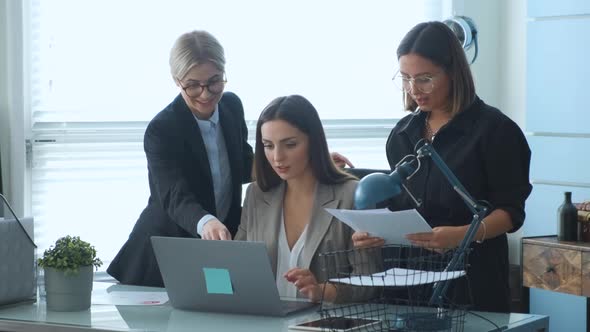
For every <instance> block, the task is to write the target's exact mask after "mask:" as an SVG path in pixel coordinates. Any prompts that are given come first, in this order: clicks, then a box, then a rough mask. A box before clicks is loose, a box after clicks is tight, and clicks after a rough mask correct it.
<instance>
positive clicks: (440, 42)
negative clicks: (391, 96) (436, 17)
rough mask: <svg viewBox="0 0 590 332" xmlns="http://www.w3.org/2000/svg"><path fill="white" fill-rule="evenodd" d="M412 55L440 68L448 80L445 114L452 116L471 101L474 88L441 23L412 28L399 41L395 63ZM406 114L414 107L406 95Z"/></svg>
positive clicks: (460, 52)
mask: <svg viewBox="0 0 590 332" xmlns="http://www.w3.org/2000/svg"><path fill="white" fill-rule="evenodd" d="M408 54H416V55H419V56H421V57H423V58H426V59H428V60H430V61H432V62H433V63H434V64H435V65H437V66H439V67H441V68H442V69H443V70H444V71H445V72H446V73H447V75H448V76H449V78H450V80H451V82H450V87H451V88H450V96H449V100H450V101H449V105H448V108H447V110H448V111H449V112H450V113H451V114H452V115H453V116H454V115H455V114H457V113H458V112H460V111H461V110H463V109H465V108H466V107H468V106H469V105H470V104H471V103H472V102H473V101H474V100H475V85H474V83H473V76H472V74H471V69H470V68H469V63H468V62H467V57H466V56H465V52H464V51H463V47H462V46H461V44H460V43H459V40H458V39H457V37H456V36H455V34H454V33H453V31H452V30H451V29H450V28H449V27H447V26H446V25H445V24H444V23H442V22H436V21H435V22H425V23H420V24H418V25H416V26H415V27H414V28H412V30H410V31H409V32H408V33H407V34H406V36H405V37H404V39H402V41H401V43H400V44H399V47H398V48H397V59H398V60H399V58H401V57H402V56H404V55H408ZM404 105H406V110H409V111H414V110H415V109H416V107H418V105H417V104H416V102H415V101H413V100H412V98H411V96H410V95H409V94H407V93H406V94H404Z"/></svg>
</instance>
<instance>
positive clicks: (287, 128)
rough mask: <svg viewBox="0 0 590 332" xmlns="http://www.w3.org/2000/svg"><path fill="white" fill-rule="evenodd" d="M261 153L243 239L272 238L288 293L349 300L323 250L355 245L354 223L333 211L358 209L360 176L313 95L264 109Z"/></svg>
mask: <svg viewBox="0 0 590 332" xmlns="http://www.w3.org/2000/svg"><path fill="white" fill-rule="evenodd" d="M254 159H255V161H254V170H255V176H256V182H254V183H252V184H251V185H250V186H249V187H248V190H247V192H246V199H245V202H244V207H243V209H242V217H241V223H240V226H239V227H238V233H237V235H236V237H235V239H236V240H247V241H262V242H265V243H266V246H267V250H268V255H269V257H270V260H271V265H272V269H273V272H274V273H275V276H276V281H277V287H278V289H279V293H280V294H281V296H286V297H297V296H304V297H307V298H309V299H310V300H312V301H319V300H321V299H322V298H323V299H324V300H328V301H334V300H338V299H342V298H343V297H347V298H349V297H350V296H351V294H350V293H349V292H348V291H347V290H346V289H345V288H342V287H341V288H338V289H337V288H336V286H334V285H332V284H329V283H325V281H326V274H325V273H324V271H323V270H324V269H323V266H322V262H321V261H320V259H319V258H318V256H319V254H320V253H323V252H329V251H337V250H347V249H352V248H353V246H352V241H351V236H352V233H353V231H352V229H350V228H349V227H348V226H346V225H345V224H343V223H341V222H340V221H339V220H337V219H336V218H335V217H333V216H332V215H330V214H329V213H328V212H327V211H326V210H325V209H326V208H335V209H352V208H353V196H354V190H355V188H356V185H357V181H356V179H355V178H353V177H352V176H350V175H348V174H346V173H344V172H342V171H341V170H340V169H339V168H338V167H336V166H335V164H334V162H333V161H332V159H331V157H330V153H329V151H328V145H327V142H326V137H325V134H324V130H323V128H322V123H321V121H320V118H319V116H318V113H317V111H316V109H315V108H314V107H313V105H312V104H311V103H310V102H309V101H308V100H307V99H305V98H304V97H302V96H298V95H291V96H286V97H279V98H277V99H275V100H273V101H272V102H271V103H270V104H269V105H268V106H267V107H266V108H265V109H264V110H263V111H262V114H261V115H260V118H259V119H258V124H257V126H256V146H255V153H254ZM342 257H347V255H343V256H342ZM340 263H341V264H340V265H341V266H351V270H352V269H353V267H352V265H351V263H350V262H340ZM341 290H342V291H341Z"/></svg>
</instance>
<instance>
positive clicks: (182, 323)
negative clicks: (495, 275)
mask: <svg viewBox="0 0 590 332" xmlns="http://www.w3.org/2000/svg"><path fill="white" fill-rule="evenodd" d="M112 285H113V284H110V283H100V282H95V284H94V289H95V291H98V292H100V291H101V290H102V291H103V292H104V290H105V289H106V288H107V287H109V286H112ZM117 287H118V289H119V290H124V291H165V290H164V289H162V288H149V287H136V286H121V285H118V286H117ZM476 314H478V315H481V316H483V317H485V318H487V319H489V320H491V321H493V322H494V323H495V324H496V325H498V326H499V327H500V328H501V330H502V331H512V332H518V331H542V330H543V328H544V329H545V330H547V329H548V326H549V318H548V317H547V316H542V315H531V314H498V313H482V312H476ZM317 317H318V314H317V313H316V312H314V311H313V310H312V311H308V312H304V313H300V314H296V315H292V316H288V317H286V318H273V317H261V316H247V315H233V314H219V313H204V312H190V311H183V310H176V309H173V308H172V307H170V305H169V304H165V305H159V306H114V305H92V307H91V308H90V309H89V310H86V311H81V312H51V311H46V309H45V302H44V300H43V299H41V300H40V301H39V302H37V303H35V304H23V305H19V306H14V307H8V308H2V309H0V331H30V332H36V331H51V332H53V331H245V332H248V331H256V332H277V331H289V329H288V327H289V326H290V325H294V324H297V323H299V322H302V321H308V320H312V319H314V318H317ZM465 319H466V321H465V331H490V330H493V329H494V326H493V325H492V324H491V323H490V322H488V321H486V320H484V319H482V318H480V317H477V316H476V315H473V314H470V313H468V314H467V316H466V318H465Z"/></svg>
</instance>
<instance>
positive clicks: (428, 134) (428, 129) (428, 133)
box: [424, 112, 438, 142]
mask: <svg viewBox="0 0 590 332" xmlns="http://www.w3.org/2000/svg"><path fill="white" fill-rule="evenodd" d="M428 119H430V112H428V114H426V119H424V129H425V131H426V139H427V140H428V141H430V142H432V141H433V140H434V136H436V134H437V133H438V130H437V131H433V130H432V128H431V127H430V124H429V123H428Z"/></svg>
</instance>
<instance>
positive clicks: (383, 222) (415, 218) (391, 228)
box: [326, 209, 432, 245]
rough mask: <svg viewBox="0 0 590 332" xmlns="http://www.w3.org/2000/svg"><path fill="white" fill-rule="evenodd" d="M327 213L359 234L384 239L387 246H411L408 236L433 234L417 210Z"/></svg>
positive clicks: (331, 211) (330, 211)
mask: <svg viewBox="0 0 590 332" xmlns="http://www.w3.org/2000/svg"><path fill="white" fill-rule="evenodd" d="M326 211H328V212H329V213H330V214H332V215H333V216H334V217H336V218H338V219H340V220H341V221H342V222H344V223H345V224H347V225H348V226H350V227H351V228H352V229H354V230H355V231H357V232H367V233H369V235H370V236H378V237H381V238H383V239H384V240H385V244H405V245H409V244H410V241H408V240H407V239H406V234H412V233H426V232H432V227H430V225H428V223H427V222H426V220H424V218H422V216H421V215H420V213H418V211H416V209H411V210H404V211H395V212H392V211H390V210H389V209H373V210H339V209H326Z"/></svg>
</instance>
